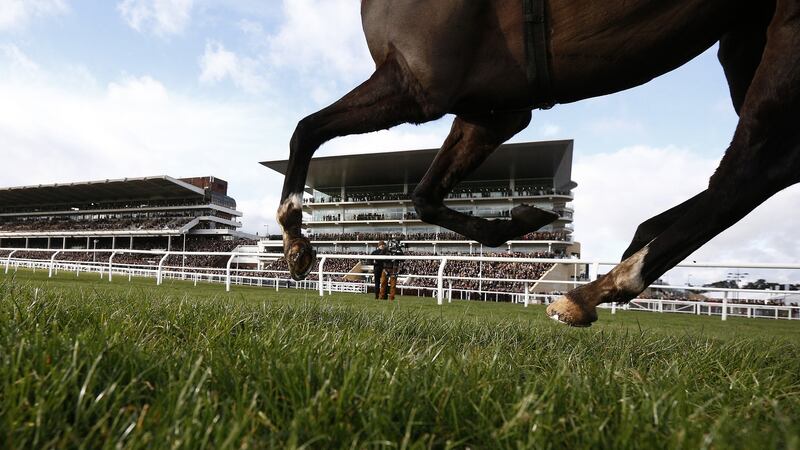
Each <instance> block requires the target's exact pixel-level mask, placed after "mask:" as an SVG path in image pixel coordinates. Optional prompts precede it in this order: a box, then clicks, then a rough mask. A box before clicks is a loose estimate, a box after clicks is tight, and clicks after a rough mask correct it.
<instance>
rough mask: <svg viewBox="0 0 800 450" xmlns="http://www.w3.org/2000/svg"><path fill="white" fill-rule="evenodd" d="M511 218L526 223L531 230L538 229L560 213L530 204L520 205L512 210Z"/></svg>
mask: <svg viewBox="0 0 800 450" xmlns="http://www.w3.org/2000/svg"><path fill="white" fill-rule="evenodd" d="M511 219H513V220H515V221H517V222H521V223H523V224H525V225H526V226H527V227H528V228H529V229H530V231H536V230H538V229H539V228H542V227H543V226H545V225H547V224H549V223H552V222H553V221H555V220H556V219H558V214H556V213H554V212H553V211H546V210H544V209H540V208H537V207H535V206H530V205H520V206H516V207H514V209H512V210H511Z"/></svg>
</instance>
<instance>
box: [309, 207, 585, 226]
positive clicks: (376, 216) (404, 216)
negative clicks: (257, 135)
mask: <svg viewBox="0 0 800 450" xmlns="http://www.w3.org/2000/svg"><path fill="white" fill-rule="evenodd" d="M458 212H461V213H463V214H467V215H469V216H473V215H474V216H475V217H480V218H484V219H507V218H510V217H511V210H510V209H504V210H488V211H480V212H478V213H473V212H471V211H458ZM553 212H555V213H557V214H558V215H559V218H558V219H557V220H561V221H567V222H571V221H572V216H573V212H572V210H571V209H570V208H564V209H555V210H553ZM410 222H419V223H421V222H422V221H421V220H420V219H419V217H418V216H417V213H416V212H414V211H410V212H406V213H362V214H346V215H344V216H342V215H341V214H328V215H323V216H322V217H316V218H313V217H312V218H311V219H307V220H306V223H307V224H308V225H342V224H372V223H401V224H402V223H410Z"/></svg>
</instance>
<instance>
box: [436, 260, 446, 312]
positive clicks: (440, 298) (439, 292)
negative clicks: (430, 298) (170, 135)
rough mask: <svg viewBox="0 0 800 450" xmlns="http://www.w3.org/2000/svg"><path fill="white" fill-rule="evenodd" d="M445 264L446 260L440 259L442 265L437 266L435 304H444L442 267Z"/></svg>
mask: <svg viewBox="0 0 800 450" xmlns="http://www.w3.org/2000/svg"><path fill="white" fill-rule="evenodd" d="M446 264H447V258H442V263H441V264H439V273H438V274H437V275H436V304H438V305H442V304H444V266H445V265H446Z"/></svg>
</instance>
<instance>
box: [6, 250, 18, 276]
mask: <svg viewBox="0 0 800 450" xmlns="http://www.w3.org/2000/svg"><path fill="white" fill-rule="evenodd" d="M14 253H17V251H16V250H11V253H9V254H8V259H6V273H8V266H10V265H11V257H12V256H14Z"/></svg>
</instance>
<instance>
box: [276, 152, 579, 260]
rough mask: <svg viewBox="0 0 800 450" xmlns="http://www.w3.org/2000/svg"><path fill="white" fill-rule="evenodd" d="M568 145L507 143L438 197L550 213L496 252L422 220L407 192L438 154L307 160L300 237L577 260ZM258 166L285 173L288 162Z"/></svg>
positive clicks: (472, 208)
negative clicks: (547, 220) (398, 240)
mask: <svg viewBox="0 0 800 450" xmlns="http://www.w3.org/2000/svg"><path fill="white" fill-rule="evenodd" d="M572 148H573V141H572V140H563V141H550V142H527V143H521V144H507V145H503V146H501V147H500V148H499V149H497V150H496V151H495V152H494V153H493V154H492V155H491V156H490V157H489V158H488V159H487V160H486V162H485V163H484V164H483V165H482V166H481V167H480V168H478V169H477V170H476V171H475V172H474V173H473V174H471V175H470V176H469V177H468V178H467V179H466V180H464V181H463V182H462V183H461V184H459V185H458V186H457V187H456V188H455V189H454V190H453V192H451V193H450V195H449V196H448V197H447V198H446V199H445V204H446V205H447V206H449V207H451V208H453V209H455V210H456V211H459V212H462V213H465V214H469V215H474V216H478V217H484V218H489V219H504V218H509V217H510V212H511V209H513V208H514V207H515V206H518V205H521V204H523V203H525V204H531V205H534V206H536V207H539V208H542V209H546V210H550V211H554V212H556V213H558V215H559V219H558V220H556V221H555V222H554V223H552V224H550V225H547V226H546V227H544V228H542V229H541V230H539V231H537V232H534V233H530V234H529V235H527V236H522V237H521V238H520V239H517V240H512V241H509V242H508V243H507V244H506V246H505V247H504V248H501V249H483V248H482V247H481V245H480V244H479V243H477V242H474V241H471V240H469V239H466V238H465V237H464V236H461V235H458V234H456V233H452V232H450V231H449V230H446V229H443V228H441V227H439V226H436V225H430V224H426V223H424V222H422V221H421V220H420V219H419V218H418V217H417V214H416V211H415V209H414V205H413V203H412V202H411V200H410V193H411V192H413V191H414V188H415V187H416V184H415V183H417V182H418V181H419V180H421V179H422V177H423V176H424V175H425V172H426V171H427V170H428V167H429V166H430V163H431V161H433V158H434V157H435V156H436V153H437V152H438V149H426V150H411V151H400V152H391V153H372V154H360V155H346V156H333V157H322V158H314V159H312V161H311V165H310V167H309V171H308V177H307V186H308V188H307V190H306V192H307V194H308V195H307V196H306V197H305V198H304V200H303V212H304V224H305V226H306V234H307V235H308V237H309V238H310V239H311V240H312V242H313V243H314V245H315V247H317V248H318V249H319V250H320V251H321V252H323V253H325V252H328V253H338V252H346V253H352V252H359V251H360V252H364V251H368V250H369V249H370V248H371V247H374V245H375V244H376V243H377V241H378V240H381V239H384V240H385V239H386V238H388V237H389V236H393V235H396V236H401V237H402V238H403V239H404V241H405V242H406V243H407V244H408V250H409V251H411V252H422V253H432V254H478V253H482V252H483V251H484V250H485V251H493V252H497V251H503V250H504V251H506V252H519V253H540V254H541V253H557V254H559V255H576V256H577V255H579V253H580V245H579V244H578V243H576V242H574V241H573V239H572V233H573V225H572V221H573V214H574V210H573V209H572V207H571V206H570V203H571V202H572V200H573V198H574V197H573V194H572V189H574V188H575V187H576V186H577V184H576V183H575V182H573V181H572V180H571V175H572ZM262 164H263V165H264V166H266V167H268V168H270V169H272V170H275V171H276V172H278V173H281V174H285V173H286V169H287V166H288V161H286V160H281V161H267V162H263V163H262Z"/></svg>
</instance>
